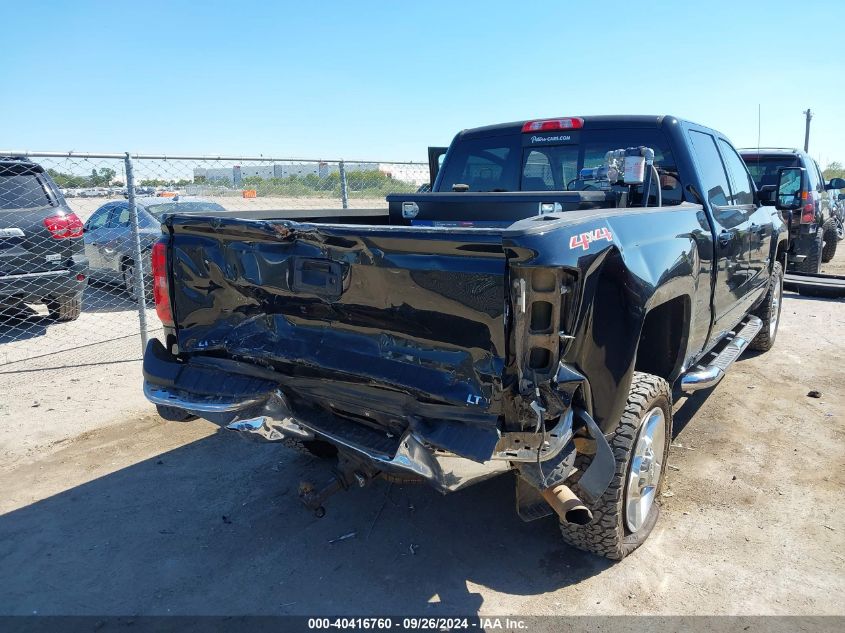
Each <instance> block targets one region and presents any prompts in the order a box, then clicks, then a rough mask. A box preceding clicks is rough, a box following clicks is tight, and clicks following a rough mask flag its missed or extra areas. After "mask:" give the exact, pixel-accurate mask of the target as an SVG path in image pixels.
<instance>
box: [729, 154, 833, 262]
mask: <svg viewBox="0 0 845 633" xmlns="http://www.w3.org/2000/svg"><path fill="white" fill-rule="evenodd" d="M739 151H740V154H741V155H742V157H743V159H745V163H746V164H747V165H748V169H749V171H750V172H751V176H752V177H753V178H754V181H755V183H756V184H757V187H758V189H760V190H761V191H762V190H763V189H764V188H766V189H774V188H775V187H776V186H777V182H778V175H779V173H780V170H781V169H783V168H784V167H801V168H803V173H802V174H801V197H802V200H803V204H802V205H801V207H800V208H799V209H796V210H795V212H794V213H789V214H787V217H786V218H785V220H786V221H787V225H788V229H789V250H788V256H787V267H788V268H787V270H789V271H793V270H794V271H795V272H802V273H811V274H812V273H818V272H819V271H820V270H821V265H822V264H823V263H827V262H829V261H830V260H832V259H833V257H834V256H835V255H836V246H837V243H838V241H839V236H838V235H837V223H836V218H835V217H834V213H833V211H834V209H835V203H836V201H835V200H834V198H833V196H834V195H835V194H837V193H838V191H837V190H838V189H841V188H843V187H845V180H843V179H842V178H834V179H833V180H831V181H830V182H825V180H824V176H823V175H822V172H821V169H819V165H818V163H817V162H816V161H815V160H813V158H812V157H811V156H810V155H809V154H807V153H806V152H802V151H801V150H799V149H786V148H779V147H776V148H760V149H742V150H739ZM831 191H832V193H831Z"/></svg>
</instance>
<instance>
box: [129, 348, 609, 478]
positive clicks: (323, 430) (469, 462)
mask: <svg viewBox="0 0 845 633" xmlns="http://www.w3.org/2000/svg"><path fill="white" fill-rule="evenodd" d="M256 370H259V368H256ZM284 389H285V390H287V392H288V393H287V394H286V393H285V390H283V389H282V388H281V386H280V384H279V382H274V381H273V380H270V379H268V378H265V377H262V376H258V375H245V374H241V373H231V372H226V371H223V370H221V369H219V368H213V367H208V366H203V365H201V364H198V365H196V366H194V365H192V364H191V363H183V362H180V361H178V360H177V359H176V358H174V357H173V356H171V355H170V354H169V353H168V352H167V351H166V350H165V349H164V347H163V346H162V345H161V343H160V342H159V341H158V340H152V341H150V343H149V345H148V347H147V350H146V353H145V354H144V395H145V396H146V397H147V399H148V400H149V401H150V402H153V403H154V404H156V405H160V406H168V407H175V408H177V409H181V410H183V411H186V412H189V413H191V414H193V415H197V416H199V417H202V418H205V419H207V420H209V421H211V422H214V423H216V424H219V425H220V426H222V427H225V428H227V429H229V430H232V431H237V432H240V433H242V434H245V435H249V436H251V437H254V438H257V439H262V440H266V441H279V440H282V439H284V438H297V439H300V440H309V439H321V440H325V441H327V442H329V443H331V444H333V445H335V446H337V447H338V448H339V449H341V450H345V451H348V452H350V453H353V454H354V455H355V456H356V457H357V458H359V459H363V460H366V461H367V462H369V463H370V464H372V465H373V466H374V467H375V468H377V469H378V470H380V471H384V472H387V473H392V474H397V475H404V476H410V477H414V478H419V479H423V480H425V481H427V482H428V483H430V484H431V485H432V486H433V487H435V488H437V489H438V490H440V491H441V492H450V491H454V490H459V489H461V488H464V487H466V486H468V485H470V484H472V483H475V482H478V481H481V480H484V479H487V478H489V477H492V476H494V475H497V474H499V473H502V472H505V471H507V470H510V469H511V468H513V467H515V465H516V464H520V463H524V464H526V465H529V464H530V465H531V466H532V467H533V466H534V465H536V462H537V460H538V448H539V447H534V448H533V449H529V450H525V451H524V452H522V451H520V450H514V443H513V439H514V438H511V437H510V436H511V435H519V436H523V437H521V438H518V439H517V442H518V443H520V440H521V443H520V444H519V445H520V446H524V444H525V438H524V436H525V435H528V434H522V433H520V434H511V433H502V434H498V442H497V443H496V444H495V446H494V447H493V448H492V450H491V451H488V454H487V456H486V457H485V458H483V459H470V458H468V457H466V456H462V455H459V454H457V453H456V452H455V451H456V450H457V451H460V450H461V449H460V448H455V450H450V448H451V447H450V446H449V445H448V442H440V443H434V442H432V441H431V439H430V436H426V435H425V432H424V431H421V430H419V429H418V428H415V427H414V425H413V424H411V425H409V426H408V428H407V429H406V430H405V431H404V432H403V433H402V435H401V436H391V435H390V433H385V432H384V431H377V430H375V429H373V428H371V427H369V426H367V425H365V424H359V423H356V422H353V421H351V420H349V419H347V418H342V417H337V416H334V415H332V414H331V413H329V412H326V411H322V410H317V409H310V408H309V409H307V410H304V409H300V410H294V408H293V407H292V406H291V403H290V396H291V392H290V390H289V388H288V387H285V388H284ZM572 423H573V412H572V411H571V410H570V411H569V412H568V413H567V414H565V415H563V416H561V418H560V421H559V422H558V423H557V425H556V426H555V428H554V429H551V430H550V431H549V432H548V433H547V435H546V440H547V441H546V443H545V444H544V446H543V447H542V448H540V450H539V455H540V457H539V458H540V461H542V462H544V463H546V464H547V466H546V467H545V468H547V469H548V470H550V469H551V466H552V465H553V464H555V463H557V462H559V461H561V460H562V459H563V457H564V456H565V455H567V454H569V453H571V452H572V451H574V445H573V444H572V442H571V439H572ZM445 424H446V423H445V422H444V425H445ZM599 436H600V441H601V442H603V443H606V440H605V438H604V437H603V436H601V435H600V434H599ZM439 437H441V438H446V437H450V436H449V435H448V434H447V433H445V432H444V433H442V434H440V436H439ZM451 439H454V436H451ZM461 441H463V442H465V441H467V438H466V437H462V438H461ZM608 450H609V448H608Z"/></svg>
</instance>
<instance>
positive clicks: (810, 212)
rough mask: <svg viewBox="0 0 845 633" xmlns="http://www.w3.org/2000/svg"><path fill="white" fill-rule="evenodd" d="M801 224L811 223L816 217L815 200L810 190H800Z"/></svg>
mask: <svg viewBox="0 0 845 633" xmlns="http://www.w3.org/2000/svg"><path fill="white" fill-rule="evenodd" d="M801 200H802V206H801V224H812V222H813V221H814V220H815V219H816V202H815V198H814V197H813V192H812V191H802V192H801Z"/></svg>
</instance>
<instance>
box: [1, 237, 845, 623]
mask: <svg viewBox="0 0 845 633" xmlns="http://www.w3.org/2000/svg"><path fill="white" fill-rule="evenodd" d="M843 263H845V248H843V249H842V250H841V251H840V253H839V255H838V256H837V258H836V264H835V265H836V266H842V265H843ZM66 325H67V326H72V325H73V324H66ZM843 325H845V301H841V300H821V299H809V298H804V297H800V296H798V295H795V294H793V293H787V294H786V297H785V302H784V308H783V319H782V324H781V329H780V333H779V336H778V341H777V343H776V345H775V348H774V349H773V350H772V351H771V352H769V353H767V354H763V355H754V354H747V355H746V356H745V357H744V358H743V359H741V360H740V361H739V362H737V364H736V365H735V366H734V367H733V369H732V370H731V371H730V372H729V374H728V376H727V377H726V378H725V379H724V380H723V382H722V383H721V384H720V385H719V386H718V387H717V388H716V389H715V390H713V391H712V392H705V393H700V394H697V395H696V396H694V397H692V398H688V399H682V400H681V401H680V402H678V403H677V405H676V418H675V427H676V428H675V432H676V437H675V445H674V447H673V448H672V450H671V456H670V470H669V472H668V486H667V488H666V492H667V496H664V498H663V499H662V507H663V514H662V516H661V518H660V521H659V523H658V525H657V527H656V528H655V531H654V532H653V534H652V536H651V538H650V539H649V541H648V542H647V543H646V545H644V546H643V547H642V548H640V549H639V550H638V551H637V552H635V553H634V554H633V555H631V556H629V557H628V558H627V559H625V560H624V561H622V562H621V563H618V564H611V563H610V562H608V561H605V560H603V559H599V558H596V557H593V556H590V555H587V554H583V553H581V552H578V551H575V550H572V549H570V548H569V547H567V546H565V545H564V544H563V543H562V542H561V540H560V538H559V534H558V530H557V526H556V525H555V522H554V521H553V520H551V519H549V520H542V521H539V522H534V523H530V524H524V523H522V522H520V520H519V519H518V518H517V517H516V515H515V512H514V493H513V485H512V481H511V480H510V478H509V477H504V478H499V479H496V480H493V481H490V482H487V483H485V484H481V485H480V486H477V487H474V488H471V489H469V490H467V491H464V492H461V493H456V494H453V495H450V496H446V497H441V496H440V495H438V494H437V493H435V492H433V491H431V490H429V489H428V488H426V487H421V486H398V485H388V484H385V483H378V484H376V485H375V486H373V487H372V488H370V489H366V490H356V491H352V492H349V493H345V494H340V495H337V496H335V497H334V498H333V499H331V500H330V501H329V503H328V504H327V508H328V514H327V516H326V517H325V518H323V519H319V520H318V519H315V518H314V517H313V516H312V515H311V514H310V513H308V512H307V511H306V510H304V509H303V508H302V507H301V506H300V504H299V502H298V500H297V498H296V492H297V484H298V482H299V481H300V480H301V479H303V478H304V479H310V480H312V481H315V482H321V481H322V480H323V479H325V478H326V477H327V476H328V469H329V467H330V464H328V463H326V462H321V461H318V460H314V459H310V458H307V457H304V456H300V455H298V454H293V453H290V452H286V451H285V450H284V449H283V448H281V447H277V446H275V445H261V444H255V443H252V442H248V441H245V440H243V439H241V438H239V437H236V436H234V435H232V434H229V433H227V432H222V431H218V430H217V428H216V427H214V426H212V425H210V424H208V423H205V422H201V421H197V422H191V423H187V424H181V423H171V422H165V421H163V420H161V419H160V418H158V417H157V416H156V415H155V413H154V410H153V409H152V408H151V407H150V406H147V405H146V403H145V401H144V400H143V398H142V396H141V394H140V367H139V362H138V361H137V360H131V357H132V354H135V353H136V352H133V351H131V350H129V351H127V352H126V354H127V356H128V358H129V360H121V361H117V362H115V361H112V360H110V359H111V358H114V357H115V355H118V356H119V354H118V352H117V351H114V350H111V349H110V348H109V347H108V346H106V347H105V348H103V347H102V346H100V347H98V348H97V351H96V353H94V352H92V354H91V358H90V359H88V361H87V362H86V363H84V364H82V366H79V367H74V368H66V367H62V366H61V363H58V364H57V362H56V360H55V359H51V358H49V357H48V358H45V359H41V360H40V361H38V362H40V363H41V364H42V365H38V364H37V363H34V362H33V363H28V364H27V365H26V371H24V370H23V369H21V368H20V367H18V369H17V370H16V371H15V372H14V373H8V372H9V371H10V369H3V368H0V371H4V372H6V373H0V383H2V389H0V393H2V396H0V400H2V401H0V422H2V424H0V430H1V431H2V432H0V454H2V456H3V459H2V466H0V489H2V490H3V491H4V494H3V495H2V496H0V513H2V514H0V561H2V566H0V613H2V614H29V613H33V612H37V613H41V614H51V613H52V614H258V613H260V614H284V613H295V614H313V613H320V612H326V611H333V612H337V613H350V614H353V613H354V614H372V613H396V614H401V613H408V612H414V613H430V614H445V613H477V612H478V613H481V614H484V615H489V614H506V613H507V614H575V613H597V614H625V613H643V614H646V613H647V614H749V615H750V614H845V607H843V605H842V600H841V596H842V593H843V589H845V538H844V533H845V520H843V519H845V485H843V484H845V468H843V466H845V463H843V462H845V458H843V455H845V451H843V432H844V431H845V415H843V405H845V390H843V388H842V384H843V381H844V380H845V371H843V368H842V357H843V355H845V341H843V333H845V328H843ZM110 345H115V346H119V345H121V343H120V342H119V341H114V342H113V343H111V344H110ZM121 353H122V352H121ZM75 362H76V363H77V364H80V361H78V360H77V361H75ZM45 367H47V368H45ZM49 367H58V368H53V369H49ZM30 369H32V370H36V371H28V370H30ZM71 381H73V382H71ZM811 389H814V390H819V391H820V392H821V394H822V397H821V398H810V397H808V396H807V393H808V392H809V391H810V390H811ZM349 533H354V534H355V535H354V536H353V537H351V538H348V539H345V540H341V541H338V542H335V543H330V541H331V540H333V539H336V538H338V537H341V536H343V535H346V534H349Z"/></svg>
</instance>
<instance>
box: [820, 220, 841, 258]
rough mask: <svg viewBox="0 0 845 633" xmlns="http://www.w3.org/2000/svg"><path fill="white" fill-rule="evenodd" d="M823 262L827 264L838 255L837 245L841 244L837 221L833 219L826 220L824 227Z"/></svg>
mask: <svg viewBox="0 0 845 633" xmlns="http://www.w3.org/2000/svg"><path fill="white" fill-rule="evenodd" d="M822 241H823V242H824V246H823V247H822V263H823V264H826V263H827V262H829V261H830V260H831V259H833V257H834V255H836V246H837V244H839V236H838V235H837V234H836V221H835V220H833V219H830V220H828V221H827V222H825V225H824V227H823V228H822Z"/></svg>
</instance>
